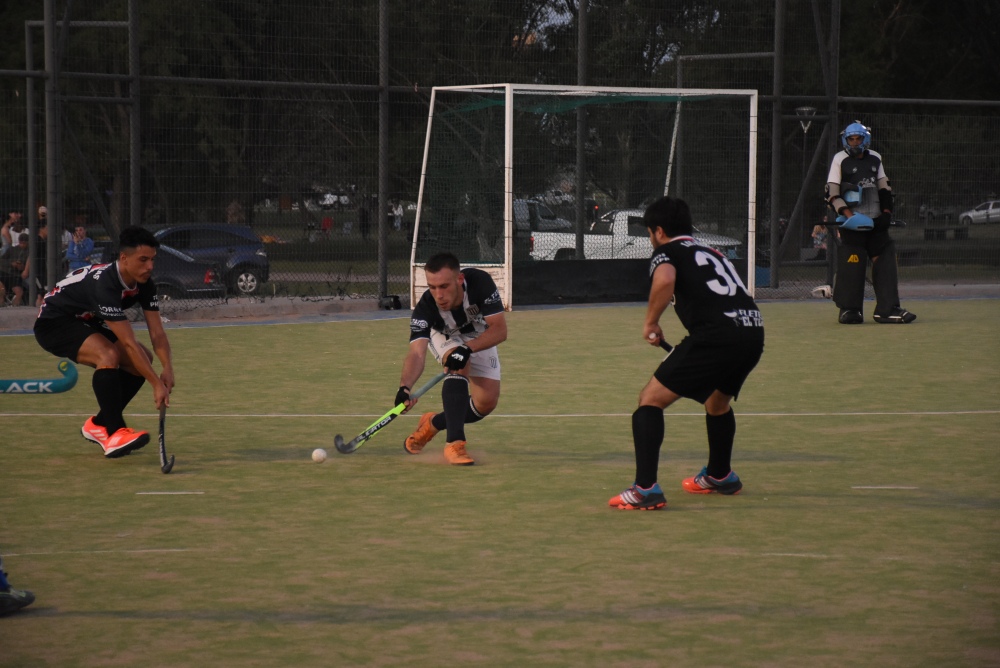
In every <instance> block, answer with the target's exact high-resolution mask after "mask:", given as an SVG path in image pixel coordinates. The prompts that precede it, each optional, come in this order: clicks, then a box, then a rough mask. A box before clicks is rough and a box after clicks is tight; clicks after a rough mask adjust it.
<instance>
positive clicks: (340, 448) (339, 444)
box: [333, 434, 357, 455]
mask: <svg viewBox="0 0 1000 668" xmlns="http://www.w3.org/2000/svg"><path fill="white" fill-rule="evenodd" d="M352 443H353V441H352ZM333 447H335V448H337V452H339V453H341V454H343V455H347V454H350V453H352V452H354V451H355V450H357V447H353V448H352V447H349V444H348V443H345V442H344V437H343V436H341V435H340V434H337V435H336V436H334V437H333Z"/></svg>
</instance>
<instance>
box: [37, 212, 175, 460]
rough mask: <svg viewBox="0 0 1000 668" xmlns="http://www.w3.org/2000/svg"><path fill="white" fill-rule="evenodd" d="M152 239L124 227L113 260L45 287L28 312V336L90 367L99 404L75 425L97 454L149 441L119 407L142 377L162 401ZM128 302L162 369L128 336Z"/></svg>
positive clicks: (169, 367) (163, 348)
mask: <svg viewBox="0 0 1000 668" xmlns="http://www.w3.org/2000/svg"><path fill="white" fill-rule="evenodd" d="M159 246H160V243H159V242H158V241H157V240H156V237H154V236H153V234H152V232H150V231H149V230H145V229H143V228H141V227H126V228H125V229H124V230H122V232H121V234H120V235H119V237H118V248H119V254H118V260H116V261H115V262H112V263H110V264H98V265H91V266H88V267H81V268H80V269H77V270H75V271H73V272H72V273H70V274H69V275H68V276H66V278H64V279H63V280H61V281H59V282H58V283H57V284H56V286H55V288H53V289H52V290H51V291H50V292H49V293H48V294H46V295H45V298H44V300H43V302H42V306H41V308H40V309H39V311H38V318H37V320H35V339H36V340H37V341H38V343H39V344H40V345H41V346H42V348H44V349H45V350H47V351H48V352H50V353H52V354H53V355H55V356H57V357H68V358H69V359H71V360H73V361H74V362H76V363H78V364H86V365H87V366H90V367H94V369H96V371H94V376H93V383H92V384H93V388H94V395H95V396H96V397H97V405H98V407H99V412H98V413H97V415H95V416H93V417H91V418H89V419H88V420H87V421H86V422H85V423H84V425H83V428H82V430H81V432H82V433H83V436H84V438H86V439H88V440H91V441H94V442H95V443H98V444H99V445H100V446H101V447H102V448H103V449H104V456H105V457H121V456H122V455H126V454H128V453H129V452H131V451H133V450H137V449H139V448H141V447H143V446H144V445H146V443H148V442H149V434H148V433H147V432H145V431H135V430H133V429H130V428H128V427H127V426H126V425H125V418H124V416H123V415H122V412H123V411H124V410H125V407H126V406H127V405H128V403H129V402H130V401H131V400H132V398H133V397H135V395H136V393H137V392H138V391H139V389H140V388H141V387H142V384H143V383H144V382H145V381H149V384H150V386H151V387H152V389H153V400H154V402H155V403H156V407H157V408H160V407H161V406H165V405H169V404H170V392H171V390H173V387H174V369H173V362H172V361H171V355H170V343H169V341H168V340H167V334H166V332H165V331H164V329H163V320H162V319H161V318H160V309H159V303H158V301H157V297H156V284H155V283H154V282H153V281H152V279H151V278H150V275H151V274H152V271H153V261H154V258H155V257H156V249H157V248H159ZM134 304H139V305H140V306H141V308H142V314H143V316H144V318H145V320H146V325H147V327H148V329H149V338H150V341H151V342H152V345H153V350H154V351H155V352H156V357H157V358H159V360H160V364H161V366H162V369H163V370H162V373H161V374H160V375H159V376H157V375H156V371H155V370H154V369H153V366H152V360H153V353H152V352H150V350H149V349H148V348H146V346H144V345H143V344H141V343H139V341H138V340H136V338H135V332H134V331H133V330H132V325H131V323H130V322H129V321H128V316H127V315H126V313H125V309H127V308H129V307H130V306H133V305H134Z"/></svg>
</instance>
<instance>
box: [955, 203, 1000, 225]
mask: <svg viewBox="0 0 1000 668" xmlns="http://www.w3.org/2000/svg"><path fill="white" fill-rule="evenodd" d="M958 222H959V223H961V224H962V225H972V224H973V223H1000V200H991V201H989V202H983V203H982V204H980V205H979V206H977V207H976V208H975V209H970V210H968V211H963V212H962V213H960V214H959V216H958Z"/></svg>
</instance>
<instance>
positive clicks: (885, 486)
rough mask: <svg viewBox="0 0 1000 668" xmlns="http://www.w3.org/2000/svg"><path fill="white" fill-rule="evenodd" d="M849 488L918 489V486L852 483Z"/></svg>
mask: <svg viewBox="0 0 1000 668" xmlns="http://www.w3.org/2000/svg"><path fill="white" fill-rule="evenodd" d="M851 489H920V488H919V487H907V486H905V485H854V486H852V487H851Z"/></svg>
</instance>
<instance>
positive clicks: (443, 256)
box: [424, 252, 462, 274]
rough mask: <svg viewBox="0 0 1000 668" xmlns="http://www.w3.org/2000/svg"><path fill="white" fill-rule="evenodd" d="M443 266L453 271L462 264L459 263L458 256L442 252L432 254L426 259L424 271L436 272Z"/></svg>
mask: <svg viewBox="0 0 1000 668" xmlns="http://www.w3.org/2000/svg"><path fill="white" fill-rule="evenodd" d="M445 267H447V268H448V269H451V270H453V271H458V270H460V269H461V268H462V265H461V264H460V263H459V261H458V258H457V257H455V256H454V255H453V254H452V253H448V252H444V253H438V254H436V255H432V256H431V258H430V259H429V260H427V264H425V265H424V271H426V272H428V273H431V274H436V273H437V272H439V271H441V270H442V269H444V268H445Z"/></svg>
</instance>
